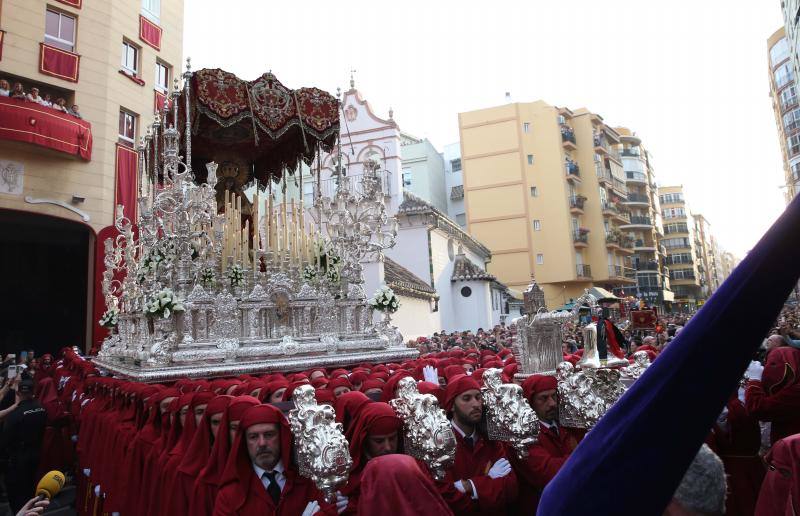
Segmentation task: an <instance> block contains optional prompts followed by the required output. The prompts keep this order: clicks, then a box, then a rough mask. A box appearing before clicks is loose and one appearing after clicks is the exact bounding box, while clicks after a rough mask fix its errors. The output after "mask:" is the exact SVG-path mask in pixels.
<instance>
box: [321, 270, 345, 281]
mask: <svg viewBox="0 0 800 516" xmlns="http://www.w3.org/2000/svg"><path fill="white" fill-rule="evenodd" d="M325 277H326V278H328V281H330V282H331V283H339V282H340V281H341V280H342V278H341V276H340V275H339V268H338V267H333V266H331V267H328V270H327V272H325Z"/></svg>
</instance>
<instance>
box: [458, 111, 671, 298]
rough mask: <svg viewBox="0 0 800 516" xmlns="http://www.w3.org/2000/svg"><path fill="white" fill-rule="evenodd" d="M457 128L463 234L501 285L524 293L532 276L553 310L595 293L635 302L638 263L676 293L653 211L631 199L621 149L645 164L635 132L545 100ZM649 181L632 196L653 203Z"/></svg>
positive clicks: (467, 116)
mask: <svg viewBox="0 0 800 516" xmlns="http://www.w3.org/2000/svg"><path fill="white" fill-rule="evenodd" d="M459 130H460V135H461V138H460V140H461V164H462V169H463V174H464V192H465V211H466V222H467V227H468V230H469V231H470V233H471V234H472V235H473V236H475V237H476V238H478V239H479V240H480V241H481V242H484V243H485V244H486V245H487V246H488V247H489V248H490V249H491V251H492V262H491V264H490V272H491V273H492V274H494V275H496V276H497V277H498V279H499V280H500V281H502V282H503V283H505V284H506V285H508V286H510V287H511V288H523V287H524V286H525V285H527V284H528V283H529V282H530V279H531V277H532V276H533V277H535V278H536V280H537V282H538V283H539V284H540V285H541V286H542V288H543V289H544V292H545V298H546V302H547V305H548V307H549V308H555V307H558V306H561V305H563V304H565V303H568V302H569V301H570V300H571V299H575V298H577V297H578V296H580V295H581V293H582V292H583V291H584V289H586V288H590V287H592V286H599V287H603V288H605V289H607V290H610V291H613V292H615V293H616V294H617V295H637V287H638V285H637V276H638V273H637V269H636V267H637V265H638V266H639V267H640V268H641V269H644V270H646V269H647V268H648V267H653V268H654V269H655V270H654V271H653V272H654V273H655V274H654V275H655V276H659V278H655V279H653V281H652V285H653V286H654V288H658V289H659V290H662V291H663V290H667V297H669V296H670V294H671V293H669V292H668V284H664V282H663V281H662V280H661V279H660V276H661V271H662V264H661V262H660V259H659V258H658V246H657V238H658V233H657V229H656V219H655V217H654V215H653V210H654V207H653V205H652V204H651V201H647V202H641V201H639V198H636V199H637V201H634V203H630V202H629V197H628V188H629V186H630V184H631V183H630V182H629V180H628V177H627V175H626V172H625V169H624V168H623V160H624V159H625V158H624V157H623V156H622V155H621V154H620V150H622V151H623V152H627V153H629V154H631V156H628V157H631V158H634V157H635V158H637V160H638V159H640V158H641V156H633V155H632V154H634V153H635V152H637V150H636V149H638V146H639V144H640V143H641V142H640V141H639V140H638V138H636V137H634V136H632V135H631V134H630V131H627V130H625V133H626V134H620V132H618V131H617V130H615V129H614V128H612V127H610V126H608V125H607V124H606V123H605V121H604V120H603V118H602V117H601V116H599V115H597V114H595V113H592V112H590V111H588V110H586V109H578V110H575V111H572V110H570V109H567V108H558V107H556V106H552V105H549V104H547V103H545V102H543V101H536V102H531V103H513V104H505V105H502V106H497V107H492V108H487V109H481V110H477V111H471V112H466V113H460V114H459ZM645 165H646V163H645ZM641 170H642V169H641V168H639V169H636V170H635V171H641ZM647 171H649V168H648V169H647ZM638 179H639V177H638V176H635V177H632V182H634V183H640V181H638ZM650 184H651V182H650V181H645V185H644V186H642V185H638V186H637V187H636V192H637V193H638V194H640V195H642V196H643V197H642V198H644V197H650V198H652V190H653V187H652V186H650ZM631 213H633V215H631ZM648 217H649V220H648ZM651 262H654V263H655V264H654V265H651ZM647 284H648V285H650V283H649V281H648V282H647ZM661 299H662V301H663V299H664V296H663V295H662V298H661Z"/></svg>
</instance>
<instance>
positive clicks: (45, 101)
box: [39, 93, 53, 108]
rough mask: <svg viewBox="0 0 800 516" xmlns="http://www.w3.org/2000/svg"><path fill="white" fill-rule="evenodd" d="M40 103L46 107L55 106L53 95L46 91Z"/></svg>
mask: <svg viewBox="0 0 800 516" xmlns="http://www.w3.org/2000/svg"><path fill="white" fill-rule="evenodd" d="M40 98H41V97H40ZM39 104H41V105H43V106H44V107H49V108H52V107H53V97H51V96H50V94H49V93H46V94H45V95H44V98H43V99H42V100H40V101H39Z"/></svg>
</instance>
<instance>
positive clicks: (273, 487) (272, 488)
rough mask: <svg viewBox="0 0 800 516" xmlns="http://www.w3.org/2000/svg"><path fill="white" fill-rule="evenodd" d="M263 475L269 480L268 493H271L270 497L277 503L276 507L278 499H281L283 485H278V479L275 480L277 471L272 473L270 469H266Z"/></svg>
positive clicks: (276, 504)
mask: <svg viewBox="0 0 800 516" xmlns="http://www.w3.org/2000/svg"><path fill="white" fill-rule="evenodd" d="M262 477H263V478H266V479H267V480H269V485H268V486H267V494H269V496H270V498H272V502H273V503H274V504H275V507H277V506H278V501H279V500H280V499H281V487H280V486H279V485H278V481H277V480H275V472H272V473H270V472H269V471H265V472H264V474H263V475H262Z"/></svg>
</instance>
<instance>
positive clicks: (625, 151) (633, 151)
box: [622, 147, 642, 158]
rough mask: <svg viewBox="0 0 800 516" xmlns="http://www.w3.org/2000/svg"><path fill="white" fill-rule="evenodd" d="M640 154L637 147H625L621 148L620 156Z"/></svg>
mask: <svg viewBox="0 0 800 516" xmlns="http://www.w3.org/2000/svg"><path fill="white" fill-rule="evenodd" d="M641 155H642V153H641V151H639V149H638V148H637V147H625V148H623V149H622V156H623V157H626V158H638V157H640V156H641Z"/></svg>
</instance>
